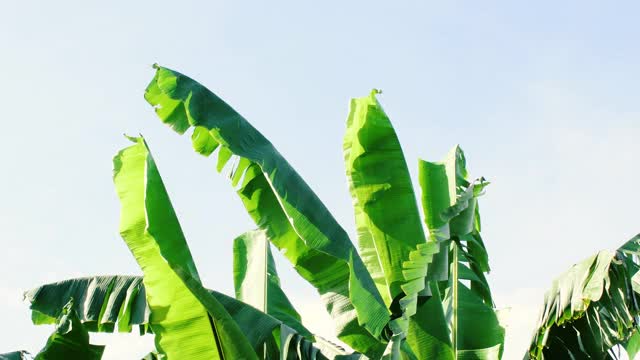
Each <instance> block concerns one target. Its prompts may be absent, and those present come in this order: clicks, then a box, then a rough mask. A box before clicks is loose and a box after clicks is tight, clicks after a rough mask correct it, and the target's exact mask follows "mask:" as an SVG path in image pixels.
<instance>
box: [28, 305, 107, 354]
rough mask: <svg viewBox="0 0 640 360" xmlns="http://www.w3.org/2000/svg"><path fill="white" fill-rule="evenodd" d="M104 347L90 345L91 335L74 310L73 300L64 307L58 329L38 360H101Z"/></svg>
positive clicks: (57, 325)
mask: <svg viewBox="0 0 640 360" xmlns="http://www.w3.org/2000/svg"><path fill="white" fill-rule="evenodd" d="M103 352H104V346H102V345H92V344H90V343H89V333H88V332H87V329H85V328H84V326H82V322H81V321H80V320H79V319H78V317H77V316H76V313H75V310H74V309H73V299H72V300H69V302H68V303H67V304H66V305H65V306H64V307H63V310H62V314H61V315H60V317H59V318H58V321H57V324H56V329H55V331H54V332H53V334H51V336H50V337H49V339H48V340H47V344H46V345H45V347H44V348H43V349H42V350H41V351H40V352H39V353H38V354H37V355H36V357H35V359H36V360H68V359H83V360H100V359H101V358H102V353H103Z"/></svg>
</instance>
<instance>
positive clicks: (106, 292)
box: [24, 276, 150, 334]
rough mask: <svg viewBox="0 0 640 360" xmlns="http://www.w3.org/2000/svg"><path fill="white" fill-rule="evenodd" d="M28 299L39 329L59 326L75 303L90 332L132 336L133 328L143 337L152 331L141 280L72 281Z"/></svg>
mask: <svg viewBox="0 0 640 360" xmlns="http://www.w3.org/2000/svg"><path fill="white" fill-rule="evenodd" d="M141 290H142V291H143V292H142V294H140V291H141ZM24 297H25V299H26V300H28V301H29V303H30V304H31V306H30V308H31V310H32V316H31V318H32V320H33V323H34V324H36V325H40V324H53V323H55V321H56V319H57V318H58V317H59V316H60V314H61V311H62V309H63V307H64V304H66V303H67V302H68V301H69V300H70V299H75V301H74V310H75V311H76V313H77V314H78V316H79V318H80V320H81V321H82V324H83V325H84V326H85V328H86V329H87V330H88V331H92V332H113V331H115V330H116V329H117V331H119V332H131V329H132V327H133V326H138V327H139V329H140V333H141V334H144V333H146V332H147V331H148V330H149V328H148V319H149V312H150V311H149V308H148V307H147V302H146V300H145V294H144V287H142V278H141V277H138V276H98V277H90V278H79V279H70V280H65V281H60V282H56V283H53V284H47V285H43V286H40V287H37V288H35V289H32V290H30V291H27V292H26V293H25V294H24Z"/></svg>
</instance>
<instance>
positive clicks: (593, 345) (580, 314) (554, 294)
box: [526, 235, 640, 359]
mask: <svg viewBox="0 0 640 360" xmlns="http://www.w3.org/2000/svg"><path fill="white" fill-rule="evenodd" d="M639 255H640V235H636V236H635V237H634V238H632V239H631V240H629V241H628V242H626V243H625V244H624V245H622V246H621V247H620V248H618V249H617V250H616V251H608V250H603V251H600V252H598V253H597V254H595V255H593V256H591V257H589V258H587V259H585V260H583V261H581V262H580V263H578V264H575V265H573V266H572V267H571V268H570V269H569V270H567V271H566V272H565V273H564V274H562V275H561V276H559V277H558V278H557V279H555V280H554V281H553V284H552V286H551V289H549V291H547V293H546V295H545V300H544V307H543V309H542V312H541V314H540V318H539V320H538V325H537V327H536V332H535V334H534V336H533V339H532V341H531V345H530V347H529V351H528V353H527V355H526V358H530V359H560V358H566V359H569V358H572V359H609V358H615V355H614V353H613V351H612V348H613V347H614V346H616V345H623V346H625V347H627V348H628V349H629V352H630V353H631V356H633V355H634V354H635V352H636V351H637V347H638V345H637V334H638V319H639V318H640V265H639V263H638V256H639Z"/></svg>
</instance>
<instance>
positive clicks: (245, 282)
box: [233, 230, 313, 341]
mask: <svg viewBox="0 0 640 360" xmlns="http://www.w3.org/2000/svg"><path fill="white" fill-rule="evenodd" d="M233 283H234V286H235V292H236V298H237V299H238V300H240V301H243V302H245V303H247V304H249V305H251V306H253V307H255V308H256V309H258V310H260V311H262V312H264V313H267V314H269V315H271V316H273V317H275V318H276V319H278V320H280V321H282V322H283V323H284V324H286V325H287V326H289V327H291V328H293V329H295V330H296V332H297V333H298V334H300V335H302V336H305V337H307V338H308V339H310V340H312V341H313V335H312V334H311V332H310V331H309V330H307V328H305V327H304V325H302V320H301V319H300V314H298V312H297V311H296V309H295V308H294V307H293V305H292V304H291V302H290V301H289V299H288V298H287V295H286V294H285V293H284V292H283V291H282V288H281V287H280V278H279V277H278V273H277V271H276V264H275V261H274V259H273V255H272V254H271V245H270V243H269V238H268V237H267V234H266V232H265V231H264V230H254V231H249V232H247V233H244V234H242V235H241V236H239V237H237V238H236V239H235V240H234V242H233Z"/></svg>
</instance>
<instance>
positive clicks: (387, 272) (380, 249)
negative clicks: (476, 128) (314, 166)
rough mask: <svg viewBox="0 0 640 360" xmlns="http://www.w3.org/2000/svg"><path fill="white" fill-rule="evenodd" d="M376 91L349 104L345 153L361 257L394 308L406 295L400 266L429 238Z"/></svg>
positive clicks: (404, 165) (400, 153)
mask: <svg viewBox="0 0 640 360" xmlns="http://www.w3.org/2000/svg"><path fill="white" fill-rule="evenodd" d="M376 93H377V91H376V90H373V91H372V92H371V94H370V95H369V96H365V97H361V98H356V99H352V100H351V106H350V110H349V116H348V119H347V131H346V134H345V136H344V145H343V149H344V161H345V167H346V171H347V178H348V180H349V189H350V191H351V196H352V198H353V208H354V212H355V219H356V226H357V230H358V246H359V249H360V256H361V257H362V260H363V262H364V264H365V266H366V267H367V269H368V270H369V273H370V274H371V276H372V278H373V280H374V282H375V284H376V286H377V288H378V291H379V292H380V294H382V298H383V299H384V301H385V304H386V305H387V307H390V306H391V303H392V302H393V300H394V299H395V298H396V297H397V296H403V295H404V294H402V290H401V289H400V287H401V286H402V284H403V283H404V277H403V276H402V263H403V262H404V261H406V260H408V259H409V253H410V252H411V251H412V250H414V249H415V248H416V246H417V245H418V244H423V243H425V241H426V240H425V236H424V231H423V228H422V223H421V219H420V214H419V212H418V205H417V203H416V196H415V193H414V191H413V185H412V183H411V177H410V175H409V169H408V168H407V164H406V161H405V158H404V155H403V153H402V148H401V146H400V142H399V141H398V137H397V135H396V133H395V130H394V129H393V126H392V125H391V121H390V120H389V117H387V115H386V114H385V112H384V110H383V109H382V106H381V105H380V103H379V102H378V100H377V99H376Z"/></svg>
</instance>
